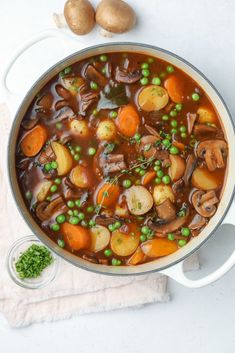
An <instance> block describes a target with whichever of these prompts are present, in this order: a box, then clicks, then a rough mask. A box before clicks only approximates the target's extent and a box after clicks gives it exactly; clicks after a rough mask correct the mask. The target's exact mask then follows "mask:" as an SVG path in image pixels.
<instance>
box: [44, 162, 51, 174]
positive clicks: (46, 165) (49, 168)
mask: <svg viewBox="0 0 235 353" xmlns="http://www.w3.org/2000/svg"><path fill="white" fill-rule="evenodd" d="M44 169H45V170H46V171H47V172H49V171H50V170H51V169H52V168H51V163H46V164H45V165H44Z"/></svg>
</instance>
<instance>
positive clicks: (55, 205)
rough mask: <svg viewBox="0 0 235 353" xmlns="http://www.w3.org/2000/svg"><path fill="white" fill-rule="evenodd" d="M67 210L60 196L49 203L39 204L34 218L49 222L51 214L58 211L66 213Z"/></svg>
mask: <svg viewBox="0 0 235 353" xmlns="http://www.w3.org/2000/svg"><path fill="white" fill-rule="evenodd" d="M67 210H68V208H67V206H66V205H65V203H64V200H63V199H62V197H61V196H59V197H57V198H56V199H54V200H53V201H51V202H41V203H39V204H38V206H37V207H36V216H37V217H38V219H40V221H46V220H49V219H50V218H51V217H52V216H53V214H55V213H56V212H58V211H61V212H66V211H67Z"/></svg>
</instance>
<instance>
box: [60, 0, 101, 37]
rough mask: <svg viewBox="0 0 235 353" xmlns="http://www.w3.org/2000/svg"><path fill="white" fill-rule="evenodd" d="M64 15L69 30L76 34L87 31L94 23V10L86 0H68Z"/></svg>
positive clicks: (82, 33)
mask: <svg viewBox="0 0 235 353" xmlns="http://www.w3.org/2000/svg"><path fill="white" fill-rule="evenodd" d="M64 17H65V20H66V22H67V24H68V26H69V28H70V29H71V31H72V32H74V33H75V34H78V35H84V34H87V33H89V32H90V31H91V30H92V28H93V27H94V25H95V11H94V9H93V7H92V5H91V3H90V2H89V1H88V0H68V1H67V2H66V3H65V5H64Z"/></svg>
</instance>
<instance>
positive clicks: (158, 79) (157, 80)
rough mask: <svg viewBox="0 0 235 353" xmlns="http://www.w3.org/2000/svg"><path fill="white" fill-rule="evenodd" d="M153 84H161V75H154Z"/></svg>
mask: <svg viewBox="0 0 235 353" xmlns="http://www.w3.org/2000/svg"><path fill="white" fill-rule="evenodd" d="M152 84H153V85H156V86H159V85H160V84H161V79H160V78H159V77H154V78H153V79H152Z"/></svg>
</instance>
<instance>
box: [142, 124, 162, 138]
mask: <svg viewBox="0 0 235 353" xmlns="http://www.w3.org/2000/svg"><path fill="white" fill-rule="evenodd" d="M144 127H145V129H146V130H147V131H148V132H149V133H150V134H151V135H153V136H156V137H157V138H158V139H159V140H160V139H161V136H160V134H159V133H158V132H157V130H155V129H154V128H153V127H152V126H150V125H148V124H145V125H144Z"/></svg>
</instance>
